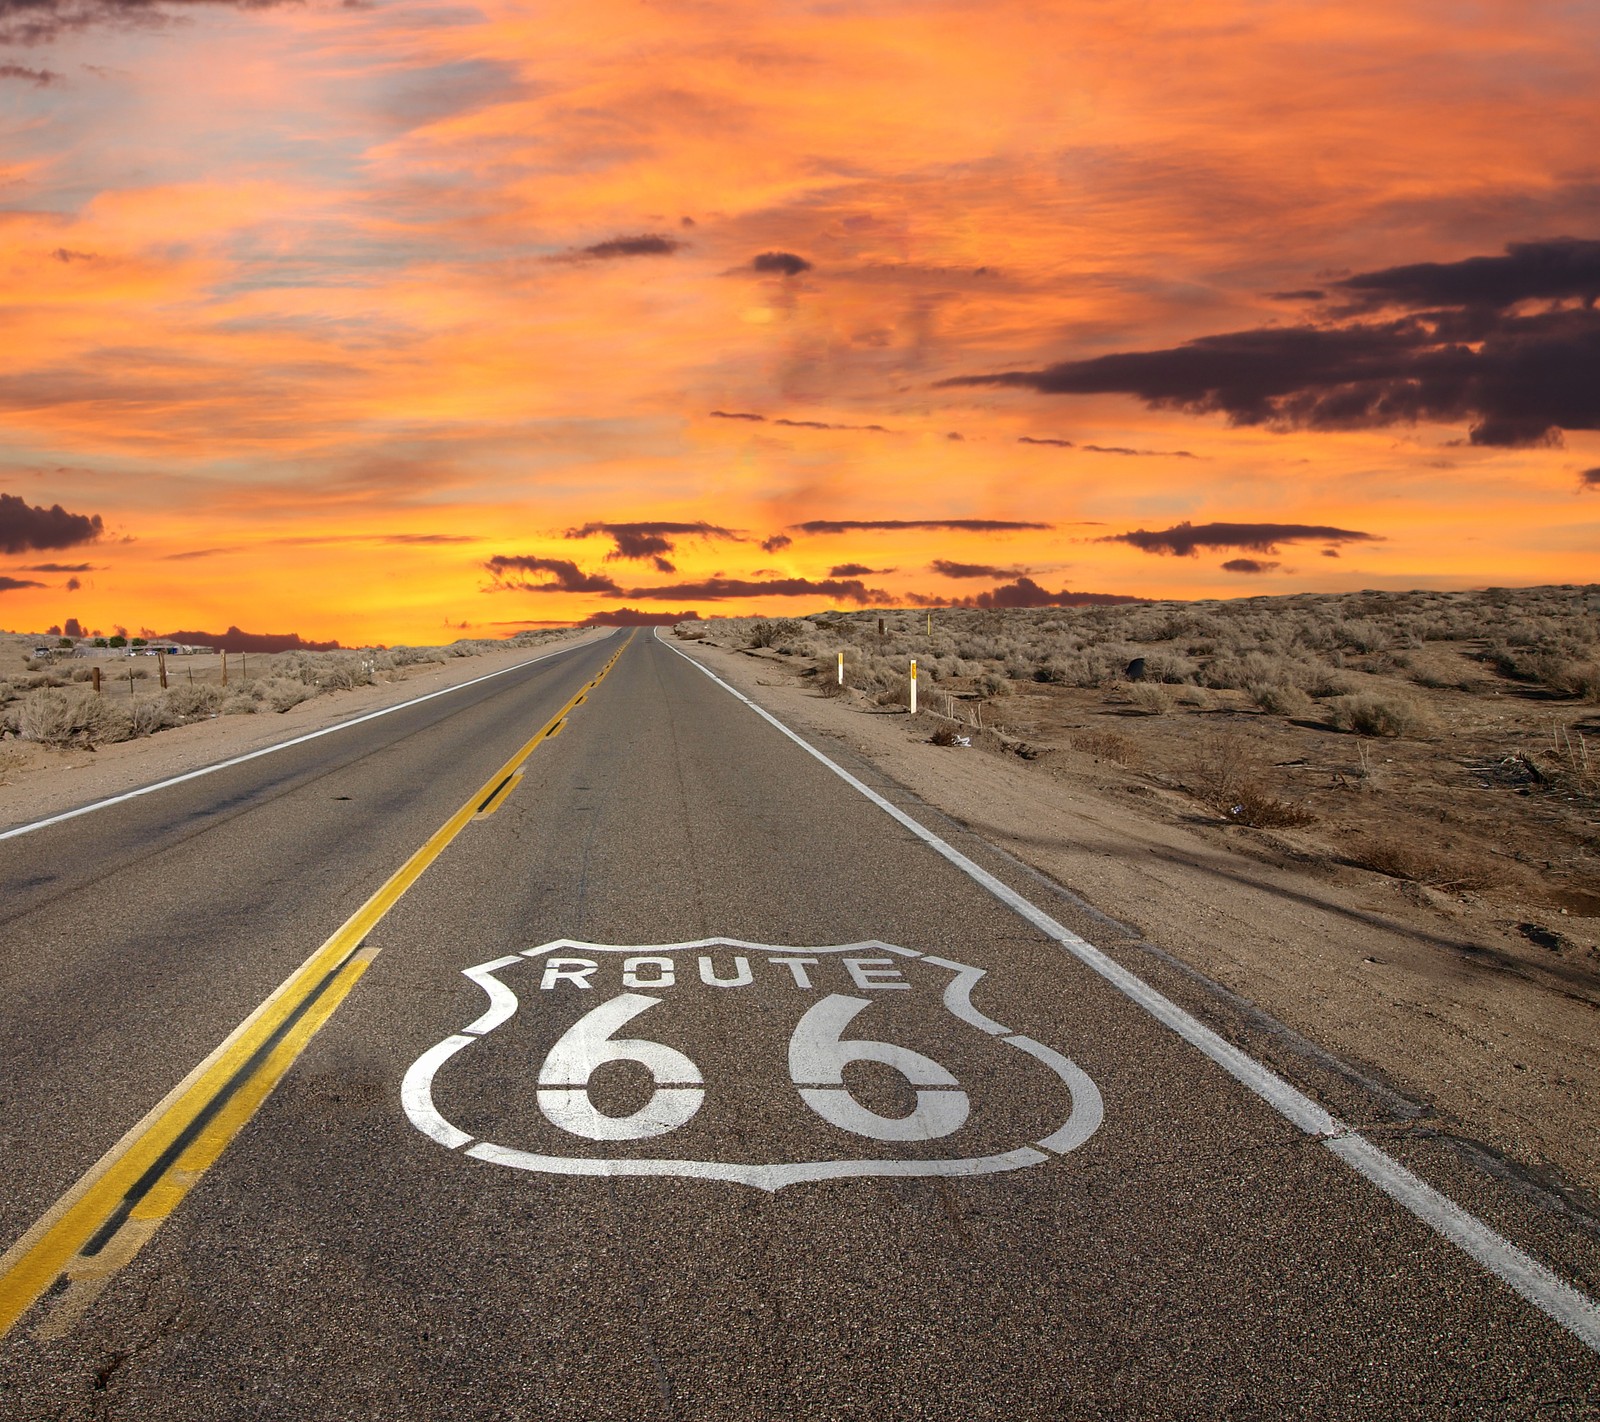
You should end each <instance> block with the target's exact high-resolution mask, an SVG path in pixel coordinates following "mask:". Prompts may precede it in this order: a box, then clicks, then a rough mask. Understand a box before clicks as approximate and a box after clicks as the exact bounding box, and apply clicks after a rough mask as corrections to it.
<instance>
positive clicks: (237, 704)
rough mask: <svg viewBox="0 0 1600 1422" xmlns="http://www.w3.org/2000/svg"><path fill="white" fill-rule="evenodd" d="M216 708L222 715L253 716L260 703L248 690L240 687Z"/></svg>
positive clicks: (259, 707)
mask: <svg viewBox="0 0 1600 1422" xmlns="http://www.w3.org/2000/svg"><path fill="white" fill-rule="evenodd" d="M217 709H218V711H219V712H220V714H222V715H224V716H254V715H255V713H256V712H257V711H259V710H260V709H261V705H260V703H259V702H258V701H257V700H256V699H255V697H253V696H252V695H251V694H250V693H249V692H248V691H246V690H244V689H243V688H240V689H239V690H238V691H235V692H234V693H233V694H232V695H231V696H229V697H228V699H227V700H226V701H224V702H223V703H222V705H221V706H219V707H218V708H217Z"/></svg>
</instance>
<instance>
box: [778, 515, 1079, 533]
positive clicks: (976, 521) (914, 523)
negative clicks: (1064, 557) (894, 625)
mask: <svg viewBox="0 0 1600 1422" xmlns="http://www.w3.org/2000/svg"><path fill="white" fill-rule="evenodd" d="M1053 526H1054V525H1052V524H1048V523H1013V522H1011V521H1009V520H1006V519H996V518H868V519H856V518H845V519H832V518H814V519H811V520H810V521H809V522H807V523H791V524H790V525H789V527H790V528H793V529H798V530H799V531H800V532H801V533H881V532H893V531H895V530H897V529H903V528H926V529H948V530H951V531H952V532H956V533H1015V532H1018V531H1020V530H1022V529H1030V528H1051V527H1053Z"/></svg>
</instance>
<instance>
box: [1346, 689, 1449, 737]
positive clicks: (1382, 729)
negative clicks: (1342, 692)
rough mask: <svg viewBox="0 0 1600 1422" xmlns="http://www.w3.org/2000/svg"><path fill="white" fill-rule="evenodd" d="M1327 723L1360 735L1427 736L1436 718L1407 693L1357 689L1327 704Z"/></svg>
mask: <svg viewBox="0 0 1600 1422" xmlns="http://www.w3.org/2000/svg"><path fill="white" fill-rule="evenodd" d="M1328 723H1329V724H1330V725H1332V726H1334V727H1335V728H1336V729H1338V730H1341V731H1354V732H1355V733H1356V734H1357V735H1358V736H1410V737H1417V736H1424V735H1427V734H1428V732H1429V731H1431V730H1432V729H1433V725H1434V723H1433V718H1432V717H1431V716H1429V715H1428V713H1427V712H1426V711H1425V710H1424V709H1423V708H1422V707H1420V706H1418V705H1417V703H1416V702H1415V701H1412V700H1410V699H1408V698H1407V697H1404V696H1379V695H1376V694H1375V693H1372V692H1358V693H1357V694H1356V695H1354V696H1339V697H1335V698H1334V700H1333V702H1332V703H1331V704H1330V705H1329V707H1328Z"/></svg>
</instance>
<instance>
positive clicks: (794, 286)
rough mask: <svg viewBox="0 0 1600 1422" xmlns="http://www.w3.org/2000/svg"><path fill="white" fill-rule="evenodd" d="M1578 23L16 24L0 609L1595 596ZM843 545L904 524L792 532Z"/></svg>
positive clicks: (735, 608) (1596, 394) (152, 17)
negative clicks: (1591, 588) (1362, 592)
mask: <svg viewBox="0 0 1600 1422" xmlns="http://www.w3.org/2000/svg"><path fill="white" fill-rule="evenodd" d="M1183 13H1186V12H1183ZM1597 39H1600V14H1596V13H1594V12H1586V11H1584V10H1583V9H1582V8H1581V7H1569V8H1568V9H1567V10H1566V11H1564V12H1560V13H1542V12H1541V13H1539V14H1538V15H1537V16H1536V17H1535V18H1530V15H1529V12H1528V11H1527V8H1526V7H1525V6H1519V5H1514V4H1511V3H1498V2H1495V3H1484V4H1481V5H1478V6H1475V7H1473V8H1472V9H1471V10H1470V11H1463V10H1461V8H1460V7H1456V6H1445V5H1443V4H1442V3H1441V4H1436V3H1416V2H1415V0H1413V3H1408V4H1406V5H1403V6H1400V7H1395V6H1393V5H1379V4H1376V3H1373V0H1360V2H1359V3H1355V4H1351V3H1340V4H1338V5H1334V4H1332V3H1312V4H1300V3H1295V4H1289V3H1287V0H1280V3H1268V4H1265V5H1263V4H1259V3H1248V4H1247V3H1245V0H1226V2H1225V3H1222V4H1219V5H1213V6H1208V7H1206V10H1205V18H1204V20H1203V21H1191V20H1187V19H1184V18H1182V13H1180V12H1174V13H1173V14H1170V15H1167V16H1162V15H1161V14H1159V13H1152V12H1151V11H1150V9H1149V8H1148V7H1143V6H1141V7H1137V8H1135V7H1133V6H1131V5H1128V4H1126V3H1121V0H1099V2H1098V3H1085V4H1082V5H1077V6H1074V7H1072V10H1071V13H1070V14H1068V13H1067V12H1066V11H1065V10H1062V11H1053V10H1048V9H1047V8H1046V7H1040V6H1037V5H1035V4H1032V3H1022V0H1001V3H992V0H991V3H985V4H983V5H981V6H980V5H978V4H977V3H975V0H918V3H909V0H881V2H880V3H875V4H871V5H868V4H865V3H852V0H838V3H815V4H799V3H778V4H772V5H764V6H759V7H756V6H749V5H738V4H732V3H722V4H718V3H714V0H708V2H707V3H705V4H698V5H696V6H694V7H681V8H678V9H673V10H670V11H669V10H666V9H663V8H660V7H652V6H648V5H645V4H643V3H627V0H603V3H593V2H592V0H591V3H585V4H575V3H562V4H550V5H546V6H542V7H540V9H539V10H538V11H537V12H535V11H533V10H530V9H528V8H526V7H522V6H518V5H515V4H509V3H503V0H487V3H481V4H470V5H468V4H460V5H452V4H442V5H441V4H419V3H398V4H387V5H378V6H371V7H355V6H345V5H333V4H327V3H317V0H312V3H309V4H306V5H303V6H302V5H291V4H267V5H260V6H256V5H230V4H227V3H220V0H216V2H214V0H196V3H188V4H184V5H182V6H177V5H174V6H172V7H171V8H164V7H162V6H161V5H159V4H158V5H157V6H156V7H155V8H150V7H148V6H142V5H135V4H133V3H131V0H43V2H42V3H40V4H37V5H30V6H28V7H25V8H16V7H5V8H0V99H3V100H4V103H5V106H6V107H5V113H6V118H5V123H6V135H7V141H6V146H5V150H4V152H3V154H0V173H3V175H4V178H5V182H6V197H5V202H4V205H3V207H0V218H3V223H0V260H3V262H4V264H5V270H6V273H7V277H8V283H7V290H8V300H7V302H6V318H7V329H8V339H7V341H6V354H5V355H4V356H3V357H0V410H3V411H4V425H3V433H0V492H3V493H4V494H5V495H7V496H8V497H9V499H10V502H8V503H6V504H4V505H0V625H5V626H7V627H14V628H18V629H19V630H28V631H42V630H43V629H44V628H45V627H47V626H49V625H52V624H55V625H63V624H64V623H65V622H66V619H67V618H69V617H72V618H77V619H78V620H79V622H80V623H82V624H83V625H84V626H85V627H100V628H102V629H105V630H109V629H111V628H113V627H116V626H123V627H127V628H128V629H130V631H138V630H140V629H142V628H148V629H150V630H152V631H156V632H160V633H166V632H170V631H174V630H178V629H180V628H194V629H200V628H203V629H207V630H216V631H220V630H221V629H223V628H225V627H227V626H228V625H230V624H234V625H237V626H240V627H242V628H245V629H247V630H249V631H251V632H267V631H271V632H296V633H299V634H301V635H302V636H304V637H306V638H308V639H316V640H326V639H337V640H339V641H341V642H343V643H345V644H346V645H359V644H361V643H365V642H387V643H396V642H406V641H409V642H424V641H439V640H447V639H448V638H450V637H454V636H459V635H497V634H499V633H503V632H506V631H510V630H513V629H514V627H515V626H516V625H518V624H519V623H540V622H562V621H571V622H578V621H582V620H583V619H585V618H586V617H589V616H592V615H594V614H596V613H607V612H614V611H615V610H616V609H618V608H622V607H629V608H634V609H644V610H647V611H652V612H677V611H695V612H698V613H699V614H701V615H703V616H713V615H717V614H718V613H727V614H746V613H761V614H763V615H782V614H796V613H804V612H809V611H815V610H817V609H819V608H821V607H824V606H829V605H836V606H843V607H870V606H874V605H879V604H880V603H881V604H883V605H898V606H906V605H912V604H919V603H921V602H923V601H927V600H933V601H940V600H946V601H956V600H959V599H961V598H963V597H972V596H977V595H980V594H984V595H988V596H990V597H991V598H993V597H995V596H997V594H996V591H995V590H996V589H1007V588H1010V589H1012V591H1011V592H1010V593H1006V592H1002V593H1000V594H998V596H1000V597H1001V599H1002V600H1005V599H1006V598H1007V597H1010V598H1012V599H1014V600H1020V601H1027V600H1029V599H1030V598H1031V599H1034V600H1036V601H1037V600H1039V599H1041V598H1043V597H1044V596H1046V595H1057V596H1059V595H1061V594H1062V593H1064V592H1073V593H1093V594H1110V595H1118V596H1148V597H1183V598H1197V597H1239V596H1250V595H1258V594H1262V593H1269V592H1271V593H1294V592H1308V591H1329V592H1339V591H1349V590H1354V589H1358V588H1369V587H1370V588H1390V589H1397V588H1411V587H1418V588H1445V589H1448V588H1466V587H1474V586H1483V585H1485V584H1500V585H1519V584H1533V583H1581V582H1588V581H1592V580H1594V579H1596V577H1597V576H1600V562H1597V559H1596V557H1595V550H1596V549H1597V548H1600V502H1597V501H1596V500H1597V499H1600V433H1597V427H1600V381H1597V380H1596V379H1595V375H1594V371H1595V370H1596V369H1597V368H1600V365H1597V364H1596V362H1597V361H1600V311H1597V310H1596V307H1595V298H1596V295H1597V293H1600V241H1597V240H1596V239H1597V238H1600V180H1597V168H1600V164H1597V162H1596V160H1595V158H1594V156H1593V155H1594V153H1595V152H1596V151H1600V145H1597V144H1596V142H1595V128H1596V117H1595V112H1594V106H1593V101H1592V94H1593V92H1594V88H1593V85H1594V79H1595V75H1594V67H1595V55H1596V53H1597V45H1596V41H1597ZM57 505H59V506H60V508H61V511H62V518H63V519H64V520H66V522H61V521H60V520H56V521H52V520H51V518H50V511H51V510H52V509H54V508H55V507H56V506H57ZM41 511H42V512H41ZM94 519H98V520H99V527H98V529H94V528H93V527H92V525H91V524H90V521H91V520H94ZM73 520H78V522H74V521H73ZM872 523H888V524H898V525H906V524H913V525H915V524H921V525H923V526H922V527H903V526H902V527H890V528H878V529H874V528H863V527H859V526H857V527H851V528H846V529H844V530H841V531H837V532H831V531H818V530H817V529H815V528H811V529H807V528H805V527H802V526H803V525H817V524H853V525H861V524H872ZM1185 523H1187V524H1189V525H1191V526H1192V527H1202V526H1208V525H1224V526H1228V527H1229V528H1231V529H1232V533H1231V534H1229V535H1228V536H1229V537H1231V538H1232V540H1233V541H1232V542H1215V541H1213V542H1205V541H1202V542H1201V543H1200V544H1199V546H1197V547H1195V548H1193V550H1192V552H1191V551H1190V550H1189V549H1188V548H1187V546H1186V543H1187V540H1186V539H1185V538H1184V536H1183V535H1181V534H1179V535H1174V534H1172V532H1171V531H1172V530H1174V529H1177V528H1179V526H1181V525H1183V524H1185ZM1008 524H1010V525H1043V527H1022V528H1004V527H1001V528H992V527H984V526H983V525H1008ZM595 525H607V526H610V527H612V528H613V529H615V528H616V527H617V526H619V525H620V526H626V527H628V528H631V529H633V530H634V531H633V532H632V533H631V534H629V535H628V536H626V537H623V538H619V537H618V536H617V535H616V534H615V533H607V532H604V531H591V532H588V533H581V532H580V531H581V530H584V529H586V528H592V526H595ZM975 525H976V526H975ZM641 526H643V527H641ZM650 526H665V527H666V528H667V529H668V530H669V531H665V532H662V531H659V529H658V531H656V532H654V533H652V532H650V531H649V527H650ZM674 528H676V529H678V530H680V531H676V532H674V531H670V530H672V529H674ZM685 528H689V529H692V530H694V531H689V532H684V531H681V530H683V529H685ZM1269 529H1276V530H1278V532H1277V535H1276V536H1274V537H1268V536H1266V535H1265V534H1264V533H1263V532H1262V531H1263V530H1269ZM52 530H53V531H52ZM1306 530H1312V531H1315V530H1323V531H1324V533H1323V534H1322V535H1320V536H1318V535H1315V534H1314V532H1306ZM1329 530H1331V531H1332V534H1329V533H1328V532H1327V531H1329ZM1140 533H1143V534H1145V535H1156V536H1155V537H1144V538H1142V539H1131V540H1130V539H1129V537H1128V535H1135V534H1140ZM78 534H82V535H83V536H81V537H79V536H77V535H78ZM575 534H576V535H577V536H571V535H575ZM1333 535H1338V536H1333ZM1344 535H1350V536H1348V537H1346V536H1344ZM1218 536H1219V537H1220V536H1221V535H1218ZM52 540H54V541H52ZM62 540H64V541H62ZM1230 565H1231V566H1230ZM840 569H859V570H860V571H853V572H840V571H837V570H840ZM952 569H956V570H958V571H955V572H952V571H951V570H952ZM974 570H982V571H974ZM1021 578H1026V579H1028V580H1029V582H1028V583H1027V584H1019V583H1018V579H1021ZM1019 588H1020V591H1018V589H1019ZM1030 589H1031V591H1030Z"/></svg>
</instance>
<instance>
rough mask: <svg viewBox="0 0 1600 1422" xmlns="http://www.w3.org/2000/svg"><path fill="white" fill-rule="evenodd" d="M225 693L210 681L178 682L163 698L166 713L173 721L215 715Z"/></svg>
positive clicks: (191, 719) (192, 719)
mask: <svg viewBox="0 0 1600 1422" xmlns="http://www.w3.org/2000/svg"><path fill="white" fill-rule="evenodd" d="M226 696H227V693H226V692H225V691H224V690H223V689H222V688H221V687H220V686H216V685H213V684H212V683H210V682H196V683H195V684H194V685H192V686H186V685H184V684H183V683H181V682H180V683H179V684H178V685H177V686H174V687H172V688H171V689H170V690H169V691H168V692H167V693H166V696H165V697H164V698H163V699H164V700H165V702H166V706H167V714H168V715H169V716H171V717H173V718H174V719H175V721H179V722H181V721H194V720H198V719H199V718H201V717H204V716H215V715H216V714H217V712H218V710H219V709H220V708H221V706H222V703H223V701H224V699H225V698H226Z"/></svg>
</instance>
